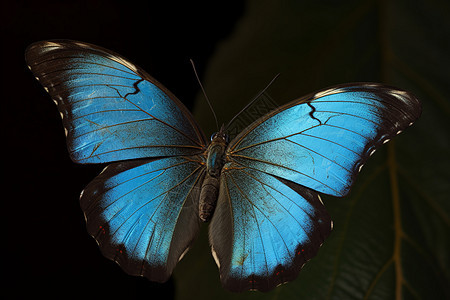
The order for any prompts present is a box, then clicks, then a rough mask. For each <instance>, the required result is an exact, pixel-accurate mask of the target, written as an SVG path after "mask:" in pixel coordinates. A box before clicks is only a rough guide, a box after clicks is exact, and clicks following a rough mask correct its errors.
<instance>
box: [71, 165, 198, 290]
mask: <svg viewBox="0 0 450 300" xmlns="http://www.w3.org/2000/svg"><path fill="white" fill-rule="evenodd" d="M195 158H196V157H195V156H191V157H189V158H185V157H169V158H161V159H155V160H134V161H126V162H118V163H113V164H111V165H109V166H108V167H106V168H105V170H104V171H103V172H102V173H101V174H100V175H99V176H97V177H96V178H95V179H94V180H93V181H92V182H91V183H90V184H89V185H88V186H87V187H86V189H85V190H84V191H83V193H82V196H81V198H80V202H81V207H82V209H83V211H84V213H85V218H86V222H87V228H88V231H89V233H90V234H91V235H92V236H93V237H94V238H95V239H96V240H97V242H98V244H99V246H100V248H101V250H102V253H103V254H104V255H105V256H106V257H108V258H109V259H112V260H114V261H116V262H117V263H118V264H119V265H120V266H121V267H122V268H123V269H124V270H125V271H126V272H127V273H129V274H132V275H142V276H146V277H147V278H149V279H150V280H152V281H158V282H164V281H166V280H167V279H168V278H169V276H170V275H171V273H172V270H173V269H174V268H175V265H176V263H177V262H178V261H179V260H180V259H181V257H182V255H183V253H185V251H187V250H188V247H189V246H190V245H191V243H192V242H193V240H194V239H195V237H196V235H197V233H198V229H199V225H200V224H199V218H198V197H199V196H198V195H199V192H200V191H199V189H200V186H199V185H200V184H201V181H202V178H203V173H204V171H203V170H204V169H203V167H202V166H201V164H200V163H199V161H196V160H195ZM197 158H198V157H197ZM198 159H199V158H198Z"/></svg>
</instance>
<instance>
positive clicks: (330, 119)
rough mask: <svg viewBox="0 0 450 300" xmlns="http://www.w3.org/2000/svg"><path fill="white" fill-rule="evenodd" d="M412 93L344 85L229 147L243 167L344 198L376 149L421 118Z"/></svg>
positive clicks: (270, 119) (275, 116) (262, 122)
mask: <svg viewBox="0 0 450 300" xmlns="http://www.w3.org/2000/svg"><path fill="white" fill-rule="evenodd" d="M420 113H421V106H420V103H419V101H418V100H417V99H416V98H415V97H414V96H413V95H411V94H410V93H408V92H406V91H403V90H399V89H394V88H391V87H388V86H385V85H381V84H374V83H361V84H353V85H340V86H336V87H333V88H330V89H326V90H323V91H320V92H317V93H314V94H311V95H308V96H306V97H303V98H301V99H298V100H295V101H293V102H291V103H288V104H286V105H284V106H281V107H280V108H278V109H276V110H274V111H273V112H272V113H269V114H267V115H265V116H264V117H262V118H260V119H258V120H257V121H255V122H254V123H253V124H251V125H250V126H249V127H247V128H246V129H245V130H244V131H243V132H242V133H241V134H240V135H239V136H237V137H236V138H235V139H234V140H233V141H232V142H231V143H230V145H229V148H228V157H229V158H230V159H231V160H232V161H234V162H237V163H239V164H241V165H243V166H248V167H251V168H254V169H257V170H260V171H262V172H266V173H268V174H272V175H275V176H279V177H281V178H284V179H287V180H290V181H293V182H296V183H298V184H301V185H303V186H305V187H308V188H311V189H313V190H316V191H318V192H321V193H325V194H329V195H333V196H339V197H342V196H345V195H346V194H347V193H348V192H349V190H350V187H351V186H352V184H353V182H354V180H355V178H356V175H357V174H358V172H359V170H360V169H361V167H362V166H363V164H364V163H365V162H366V160H367V159H368V158H369V156H370V155H371V154H373V152H374V151H375V149H376V148H377V147H378V146H380V145H382V144H383V143H386V142H387V141H389V140H390V139H391V138H393V137H394V136H396V135H397V134H398V133H400V132H401V131H402V130H404V129H405V128H407V127H408V126H410V125H412V123H413V122H414V121H415V120H416V119H417V118H418V117H419V116H420Z"/></svg>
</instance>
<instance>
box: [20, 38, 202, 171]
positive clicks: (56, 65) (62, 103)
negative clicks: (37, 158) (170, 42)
mask: <svg viewBox="0 0 450 300" xmlns="http://www.w3.org/2000/svg"><path fill="white" fill-rule="evenodd" d="M26 61H27V63H28V66H29V67H30V69H31V71H32V72H33V73H34V75H35V76H36V78H37V79H38V80H39V82H40V83H41V84H42V85H43V86H44V88H45V89H46V90H47V91H48V92H49V94H50V95H51V97H52V99H53V100H54V101H55V103H56V104H57V106H58V109H59V111H60V113H61V117H62V118H63V123H64V128H65V131H66V136H67V144H68V148H69V152H70V155H71V158H72V159H73V160H74V161H75V162H78V163H104V162H110V161H120V160H125V159H135V158H148V157H158V156H174V155H189V154H196V153H199V152H201V151H202V149H203V145H204V144H205V139H204V136H203V133H202V132H201V131H200V130H199V128H198V126H197V123H196V122H195V121H194V119H193V117H192V115H191V114H190V112H189V111H188V110H187V109H186V107H185V106H184V105H183V104H182V103H181V102H180V101H179V100H178V99H177V98H176V97H175V96H174V95H172V94H171V93H170V92H169V91H168V90H167V89H166V88H164V87H163V86H162V85H161V84H160V83H158V82H157V81H156V80H155V79H153V78H152V77H151V76H150V75H148V74H147V73H146V72H145V71H143V70H142V69H140V68H139V67H137V66H135V65H134V64H132V63H131V62H129V61H127V60H126V59H125V58H123V57H121V56H120V55H118V54H115V53H113V52H111V51H109V50H106V49H103V48H101V47H98V46H94V45H90V44H87V43H81V42H75V41H45V42H38V43H35V44H33V45H31V46H30V47H29V48H28V49H27V51H26Z"/></svg>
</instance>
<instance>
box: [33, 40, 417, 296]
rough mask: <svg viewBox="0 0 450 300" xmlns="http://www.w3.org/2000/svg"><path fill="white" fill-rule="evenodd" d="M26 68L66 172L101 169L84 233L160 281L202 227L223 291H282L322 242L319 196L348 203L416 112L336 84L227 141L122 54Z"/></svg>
mask: <svg viewBox="0 0 450 300" xmlns="http://www.w3.org/2000/svg"><path fill="white" fill-rule="evenodd" d="M26 61H27V63H28V65H29V67H30V69H31V71H32V72H33V73H34V75H35V76H36V78H37V79H38V80H39V81H40V83H41V84H42V85H43V86H44V88H45V90H46V91H47V92H48V93H49V94H50V95H51V97H52V98H53V100H54V102H55V103H56V105H57V106H58V109H59V111H60V114H61V117H62V119H63V124H64V128H65V133H66V137H67V146H68V149H69V152H70V156H71V158H72V160H73V161H74V162H76V163H82V164H86V163H109V162H112V164H110V165H108V166H107V167H106V168H105V169H104V170H103V171H102V173H101V174H100V175H98V176H97V177H96V178H95V179H94V180H93V181H92V182H91V183H90V184H89V185H88V186H87V187H86V189H85V190H84V191H83V192H82V194H81V197H80V202H81V207H82V209H83V211H84V213H85V217H86V222H87V228H88V231H89V233H90V234H91V235H92V236H93V237H94V238H95V239H96V241H97V242H98V244H99V246H100V248H101V250H102V252H103V254H104V255H105V256H106V257H107V258H109V259H112V260H113V261H115V262H117V263H118V264H119V265H120V266H121V267H122V268H123V269H124V270H125V271H126V272H127V273H129V274H133V275H142V276H145V277H147V278H149V279H150V280H152V281H158V282H164V281H166V280H167V279H168V278H169V277H170V275H171V274H172V271H173V269H174V268H175V265H176V264H177V262H178V261H179V260H180V259H181V258H182V257H183V255H184V254H185V253H186V252H187V251H188V249H189V247H190V246H191V245H192V243H193V241H194V240H195V238H196V236H197V234H198V231H199V227H200V224H201V223H202V221H209V220H210V224H209V240H210V243H211V250H212V254H213V256H214V259H215V261H216V263H217V265H218V267H219V269H220V278H221V282H222V285H223V286H224V287H225V288H227V289H229V290H232V291H244V290H260V291H268V290H270V289H273V288H274V287H276V286H278V285H279V284H282V283H285V282H288V281H291V280H293V279H295V277H296V276H297V275H298V273H299V271H300V269H301V268H302V266H303V265H304V264H305V263H306V261H308V260H309V259H311V258H312V257H314V256H315V255H316V253H317V251H318V249H319V247H320V246H321V245H322V243H323V242H324V240H325V238H326V237H327V236H328V235H329V234H330V231H331V229H332V221H331V219H330V216H329V215H328V213H327V212H326V210H325V208H324V206H323V203H322V201H321V199H320V196H319V194H318V193H324V194H328V195H332V196H337V197H342V196H345V195H346V194H347V193H348V192H349V190H350V187H351V186H352V184H353V183H354V181H355V178H356V176H357V174H358V173H359V171H360V169H361V167H362V166H363V164H364V163H365V162H366V160H367V159H368V158H369V156H370V155H372V154H373V152H374V151H375V149H376V148H377V147H378V146H380V145H382V144H384V143H386V142H387V141H389V140H390V139H391V138H393V137H394V136H395V135H397V134H398V133H400V132H401V131H402V130H404V129H405V128H406V127H408V126H410V125H412V123H413V122H414V121H415V120H416V119H417V118H418V117H419V116H420V113H421V106H420V103H419V101H418V100H417V99H416V98H415V97H414V96H413V95H411V94H410V93H408V92H406V91H403V90H400V89H396V88H392V87H388V86H385V85H381V84H376V83H358V84H346V85H338V86H334V87H331V88H328V89H325V90H322V91H319V92H317V93H313V94H310V95H307V96H305V97H303V98H300V99H296V100H294V101H292V102H290V103H288V104H285V105H283V106H281V107H279V108H277V109H275V110H273V111H272V112H270V113H268V114H266V115H264V116H262V117H261V118H259V119H258V120H256V121H254V122H253V123H252V124H250V125H249V126H247V127H246V128H245V129H244V130H243V131H242V132H241V133H239V134H238V135H237V136H236V137H235V138H234V139H233V140H231V141H230V142H228V137H227V133H226V128H225V127H224V126H222V128H221V129H220V130H219V132H217V133H215V134H214V135H213V136H212V139H211V141H210V142H208V141H207V140H206V139H205V136H204V134H203V132H202V131H201V130H200V128H199V126H198V125H197V123H196V121H195V120H194V118H193V117H192V115H191V113H190V112H189V111H188V110H187V109H186V107H185V106H184V105H183V104H182V103H181V102H180V101H179V100H178V99H177V98H176V97H175V96H174V95H172V93H171V92H170V91H168V90H167V89H166V88H165V87H163V86H162V85H161V84H160V83H159V82H157V81H156V80H155V79H153V78H152V77H151V76H149V75H148V74H147V73H146V72H145V71H143V70H142V69H140V68H139V67H137V66H135V65H134V64H132V63H131V62H129V61H128V60H126V59H125V58H123V57H121V56H120V55H117V54H115V53H113V52H111V51H109V50H106V49H103V48H101V47H98V46H94V45H90V44H87V43H81V42H75V41H64V40H62V41H44V42H38V43H35V44H33V45H31V46H30V47H29V48H28V49H27V51H26Z"/></svg>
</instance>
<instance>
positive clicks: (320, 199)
mask: <svg viewBox="0 0 450 300" xmlns="http://www.w3.org/2000/svg"><path fill="white" fill-rule="evenodd" d="M317 197H318V198H319V201H320V203H322V205H324V204H323V201H322V198H321V197H320V195H319V194H317Z"/></svg>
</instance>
